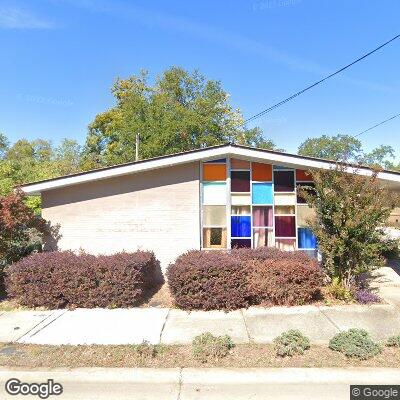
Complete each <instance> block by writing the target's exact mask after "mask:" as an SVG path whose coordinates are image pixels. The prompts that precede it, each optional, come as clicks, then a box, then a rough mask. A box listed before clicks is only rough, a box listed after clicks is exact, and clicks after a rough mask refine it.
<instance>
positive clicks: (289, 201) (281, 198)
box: [274, 193, 296, 206]
mask: <svg viewBox="0 0 400 400" xmlns="http://www.w3.org/2000/svg"><path fill="white" fill-rule="evenodd" d="M274 199H275V205H276V206H294V205H295V204H296V195H295V194H291V193H288V194H286V193H275V195H274Z"/></svg>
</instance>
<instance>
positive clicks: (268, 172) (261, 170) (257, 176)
mask: <svg viewBox="0 0 400 400" xmlns="http://www.w3.org/2000/svg"><path fill="white" fill-rule="evenodd" d="M252 180H253V181H272V165H271V164H261V163H255V162H253V174H252Z"/></svg>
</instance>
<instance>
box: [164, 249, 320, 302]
mask: <svg viewBox="0 0 400 400" xmlns="http://www.w3.org/2000/svg"><path fill="white" fill-rule="evenodd" d="M167 278H168V284H169V287H170V290H171V293H172V296H173V297H174V300H175V302H176V304H177V306H179V307H180V308H183V309H202V310H212V309H225V310H233V309H237V308H243V307H248V306H249V305H252V304H262V305H297V304H305V303H309V302H310V301H312V300H313V299H316V298H317V297H318V296H319V295H320V289H321V287H322V286H323V284H324V274H323V272H322V270H321V268H320V267H319V266H318V263H317V261H316V260H314V259H311V258H309V257H308V256H307V255H306V254H305V253H304V252H301V251H296V252H283V251H280V250H278V249H275V248H260V249H256V250H253V249H233V250H232V251H231V252H229V253H226V252H218V251H210V252H204V251H196V250H193V251H189V252H187V253H185V254H183V255H181V256H180V257H178V259H177V260H176V262H175V263H173V264H171V265H169V266H168V269H167Z"/></svg>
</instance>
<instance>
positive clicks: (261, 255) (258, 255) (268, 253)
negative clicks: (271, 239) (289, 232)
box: [230, 247, 310, 263]
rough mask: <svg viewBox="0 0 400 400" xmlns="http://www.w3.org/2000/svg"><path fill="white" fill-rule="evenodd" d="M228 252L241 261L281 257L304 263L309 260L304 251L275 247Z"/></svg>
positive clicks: (279, 258) (236, 249)
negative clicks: (283, 249) (284, 249)
mask: <svg viewBox="0 0 400 400" xmlns="http://www.w3.org/2000/svg"><path fill="white" fill-rule="evenodd" d="M230 254H231V255H232V257H234V258H235V259H239V260H240V261H242V262H245V261H249V260H260V261H262V260H281V259H282V258H284V259H285V260H288V261H291V260H295V261H303V262H305V263H308V262H309V261H310V257H309V256H308V255H307V254H306V253H305V252H304V251H282V250H279V249H277V248H276V247H258V248H256V249H250V248H235V249H232V250H231V251H230Z"/></svg>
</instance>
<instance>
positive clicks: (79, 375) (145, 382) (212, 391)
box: [0, 368, 400, 400]
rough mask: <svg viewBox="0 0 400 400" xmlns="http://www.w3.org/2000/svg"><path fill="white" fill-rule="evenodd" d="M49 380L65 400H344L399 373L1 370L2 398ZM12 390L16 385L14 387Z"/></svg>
mask: <svg viewBox="0 0 400 400" xmlns="http://www.w3.org/2000/svg"><path fill="white" fill-rule="evenodd" d="M11 378H16V379H19V380H20V381H21V382H24V383H34V382H35V383H42V382H46V381H47V380H48V379H53V380H54V382H55V383H60V384H61V385H62V386H63V393H62V394H61V395H58V396H56V395H53V396H50V397H49V398H50V399H58V398H60V399H63V400H67V399H68V400H83V399H84V400H89V399H96V400H100V399H101V400H103V399H104V400H106V399H107V400H114V399H115V400H125V399H130V400H132V399H133V400H152V399H157V400H169V399H174V400H188V399H190V400H196V399H207V400H213V399H243V400H244V399H248V400H259V399H260V400H261V399H262V400H269V399H301V400H303V399H304V400H306V399H307V400H313V399H318V400H320V399H324V400H325V399H327V400H329V399H335V400H336V399H346V400H348V399H349V398H350V396H349V393H350V392H349V391H350V384H387V385H388V384H397V385H398V384H400V371H399V370H398V369H390V368H352V369H331V368H327V369H322V368H321V369H318V368H303V369H297V368H291V369H289V368H288V369H286V368H280V369H260V368H254V369H235V368H232V369H222V368H215V369H206V368H202V369H192V368H187V369H186V368H185V369H179V368H174V369H151V368H147V369H144V368H143V369H140V368H137V369H136V368H135V369H124V368H121V369H106V368H81V369H74V370H67V369H56V370H46V369H35V370H22V369H6V368H1V369H0V399H8V398H10V399H19V398H21V399H22V398H23V399H31V398H37V399H39V397H38V396H35V397H33V396H23V395H17V396H15V395H14V396H11V395H8V394H7V393H6V391H5V383H6V382H7V381H8V380H9V379H11ZM12 389H13V390H16V389H15V386H14V387H13V388H12Z"/></svg>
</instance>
